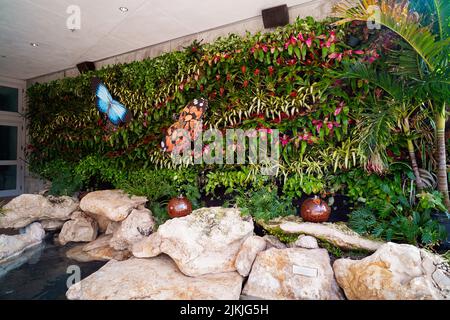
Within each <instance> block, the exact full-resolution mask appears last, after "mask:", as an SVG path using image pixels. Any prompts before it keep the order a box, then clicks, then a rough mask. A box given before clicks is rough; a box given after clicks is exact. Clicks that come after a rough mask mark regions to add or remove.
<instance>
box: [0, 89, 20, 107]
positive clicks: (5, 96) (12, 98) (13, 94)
mask: <svg viewBox="0 0 450 320" xmlns="http://www.w3.org/2000/svg"><path fill="white" fill-rule="evenodd" d="M18 105H19V90H18V89H17V88H9V87H2V86H0V111H11V112H18Z"/></svg>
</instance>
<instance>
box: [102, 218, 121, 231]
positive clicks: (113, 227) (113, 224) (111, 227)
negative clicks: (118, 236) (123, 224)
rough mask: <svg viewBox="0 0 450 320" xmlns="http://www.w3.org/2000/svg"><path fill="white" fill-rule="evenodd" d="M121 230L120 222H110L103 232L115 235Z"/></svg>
mask: <svg viewBox="0 0 450 320" xmlns="http://www.w3.org/2000/svg"><path fill="white" fill-rule="evenodd" d="M119 228H120V222H116V221H109V222H108V225H107V227H106V229H105V230H103V231H102V232H104V233H105V234H113V233H114V232H116V231H117V230H119Z"/></svg>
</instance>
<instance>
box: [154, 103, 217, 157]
mask: <svg viewBox="0 0 450 320" xmlns="http://www.w3.org/2000/svg"><path fill="white" fill-rule="evenodd" d="M207 108H208V100H206V99H203V98H200V99H194V100H193V101H191V102H190V103H189V104H188V105H187V106H186V107H184V109H183V110H182V111H181V113H180V116H179V118H178V121H177V122H175V123H174V124H172V125H171V126H170V127H169V129H167V133H166V136H165V138H164V140H163V141H161V147H162V149H163V150H164V151H165V152H172V151H173V149H174V148H180V149H181V148H184V147H190V142H191V141H195V140H196V139H197V138H198V136H199V134H200V133H201V131H202V129H203V128H202V121H201V120H202V118H203V115H204V114H205V111H206V109H207ZM178 129H184V130H185V132H188V133H189V136H190V140H189V139H187V138H186V136H185V135H184V134H183V133H182V132H181V131H182V130H178ZM188 144H189V145H188Z"/></svg>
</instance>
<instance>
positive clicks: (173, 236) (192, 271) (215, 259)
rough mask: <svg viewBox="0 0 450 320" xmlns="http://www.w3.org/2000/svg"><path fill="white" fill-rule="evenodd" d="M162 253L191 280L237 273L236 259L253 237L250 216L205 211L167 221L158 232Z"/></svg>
mask: <svg viewBox="0 0 450 320" xmlns="http://www.w3.org/2000/svg"><path fill="white" fill-rule="evenodd" d="M157 233H158V234H159V237H160V240H161V244H160V251H161V252H163V253H166V254H168V255H169V256H170V257H171V258H172V259H173V260H174V261H175V263H176V264H177V265H178V267H179V268H180V270H181V271H182V272H183V273H184V274H186V275H188V276H193V277H195V276H199V275H203V274H207V273H221V272H229V271H235V270H236V267H235V264H234V262H235V259H236V256H237V254H238V252H239V250H240V248H241V245H242V243H243V242H244V241H245V239H246V238H248V237H249V236H251V235H253V221H252V218H251V217H250V216H247V217H242V216H241V212H240V211H239V209H235V208H221V207H213V208H202V209H198V210H194V211H193V212H192V213H191V214H190V215H188V216H186V217H182V218H175V219H171V220H168V221H166V222H165V223H164V224H163V225H161V226H160V227H159V228H158V231H157Z"/></svg>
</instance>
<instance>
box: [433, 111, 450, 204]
mask: <svg viewBox="0 0 450 320" xmlns="http://www.w3.org/2000/svg"><path fill="white" fill-rule="evenodd" d="M436 144H437V145H436V148H437V154H438V190H439V191H440V192H441V193H442V195H443V196H444V202H445V205H446V207H447V209H448V210H449V211H450V198H449V196H448V180H447V157H446V149H445V103H444V106H443V110H441V112H438V114H437V119H436Z"/></svg>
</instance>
